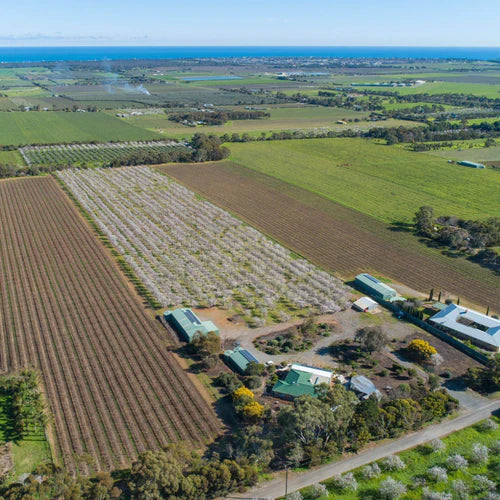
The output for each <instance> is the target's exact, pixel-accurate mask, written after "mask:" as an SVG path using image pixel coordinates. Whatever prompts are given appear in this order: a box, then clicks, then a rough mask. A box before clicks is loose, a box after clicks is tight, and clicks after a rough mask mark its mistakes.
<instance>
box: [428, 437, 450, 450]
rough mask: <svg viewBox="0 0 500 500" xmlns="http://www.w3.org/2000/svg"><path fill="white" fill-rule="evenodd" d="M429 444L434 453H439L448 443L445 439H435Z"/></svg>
mask: <svg viewBox="0 0 500 500" xmlns="http://www.w3.org/2000/svg"><path fill="white" fill-rule="evenodd" d="M429 446H430V448H431V450H432V451H433V452H434V453H437V452H439V451H443V450H444V449H446V444H445V442H444V441H441V439H433V440H432V441H431V442H430V443H429Z"/></svg>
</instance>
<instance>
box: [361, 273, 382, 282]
mask: <svg viewBox="0 0 500 500" xmlns="http://www.w3.org/2000/svg"><path fill="white" fill-rule="evenodd" d="M365 278H366V279H369V280H370V281H373V282H374V283H380V281H379V280H378V279H377V278H374V277H373V276H370V275H369V274H365Z"/></svg>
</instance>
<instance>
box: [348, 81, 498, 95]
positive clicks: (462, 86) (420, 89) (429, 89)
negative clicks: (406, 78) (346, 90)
mask: <svg viewBox="0 0 500 500" xmlns="http://www.w3.org/2000/svg"><path fill="white" fill-rule="evenodd" d="M353 89H356V87H353ZM357 89H358V90H381V91H384V92H385V91H387V92H397V93H399V94H400V95H408V94H472V95H476V96H480V97H488V98H491V99H500V85H492V84H478V83H457V82H443V81H436V82H426V83H424V84H423V85H418V86H415V87H358V88H357Z"/></svg>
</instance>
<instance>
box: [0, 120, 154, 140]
mask: <svg viewBox="0 0 500 500" xmlns="http://www.w3.org/2000/svg"><path fill="white" fill-rule="evenodd" d="M159 137H160V136H159V135H158V134H155V133H154V132H151V131H149V130H145V129H142V128H139V127H134V126H133V125H130V124H128V123H125V122H123V121H121V120H119V119H118V118H115V117H113V116H110V115H108V114H106V113H65V112H27V113H26V112H13V113H0V145H20V144H50V143H52V144H53V143H59V142H71V141H79V142H89V141H112V140H114V141H129V140H148V139H156V138H159Z"/></svg>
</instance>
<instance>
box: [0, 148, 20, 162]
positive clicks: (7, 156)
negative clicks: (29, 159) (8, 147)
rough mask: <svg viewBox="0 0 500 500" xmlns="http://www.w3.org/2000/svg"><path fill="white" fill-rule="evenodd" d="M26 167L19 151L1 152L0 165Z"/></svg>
mask: <svg viewBox="0 0 500 500" xmlns="http://www.w3.org/2000/svg"><path fill="white" fill-rule="evenodd" d="M1 163H3V164H5V165H24V160H23V157H22V156H21V153H19V151H17V150H16V151H0V164H1Z"/></svg>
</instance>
